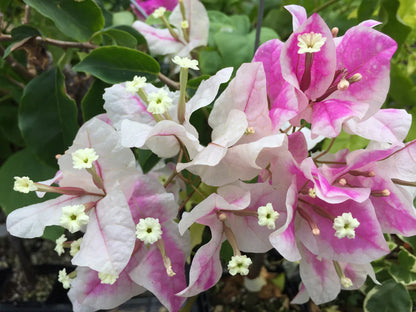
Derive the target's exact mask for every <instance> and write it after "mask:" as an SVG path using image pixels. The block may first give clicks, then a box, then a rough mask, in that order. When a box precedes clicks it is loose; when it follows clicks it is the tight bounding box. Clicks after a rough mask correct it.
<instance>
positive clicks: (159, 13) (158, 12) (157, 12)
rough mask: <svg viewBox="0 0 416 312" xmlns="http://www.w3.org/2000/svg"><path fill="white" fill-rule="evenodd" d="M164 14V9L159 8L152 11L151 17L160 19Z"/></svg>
mask: <svg viewBox="0 0 416 312" xmlns="http://www.w3.org/2000/svg"><path fill="white" fill-rule="evenodd" d="M165 12H166V8H165V7H160V8H158V9H156V10H154V11H153V13H152V16H153V17H154V18H161V17H162V16H163V15H165Z"/></svg>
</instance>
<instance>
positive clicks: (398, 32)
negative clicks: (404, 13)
mask: <svg viewBox="0 0 416 312" xmlns="http://www.w3.org/2000/svg"><path fill="white" fill-rule="evenodd" d="M398 8H399V1H398V0H382V2H381V9H380V17H381V20H383V21H384V24H383V27H382V28H381V31H382V32H383V33H385V34H387V35H389V36H390V37H392V38H393V39H394V40H396V41H397V45H398V46H399V48H400V46H401V45H402V44H403V43H404V42H405V41H406V38H407V36H408V35H409V33H410V31H411V30H412V29H411V28H410V27H409V26H407V25H405V24H404V23H403V21H402V20H401V18H400V16H399V15H398V14H397V10H398ZM383 17H384V18H383Z"/></svg>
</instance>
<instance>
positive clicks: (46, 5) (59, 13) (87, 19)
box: [24, 0, 104, 41]
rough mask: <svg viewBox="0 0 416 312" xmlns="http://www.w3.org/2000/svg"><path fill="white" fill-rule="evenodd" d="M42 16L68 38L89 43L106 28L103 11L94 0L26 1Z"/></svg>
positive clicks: (25, 0)
mask: <svg viewBox="0 0 416 312" xmlns="http://www.w3.org/2000/svg"><path fill="white" fill-rule="evenodd" d="M24 2H25V3H26V4H28V5H30V6H31V7H33V8H34V9H36V10H37V11H38V12H39V13H40V14H42V15H44V16H46V17H48V18H50V19H51V20H52V21H53V22H54V23H55V25H56V27H57V28H58V29H59V30H60V31H62V32H63V33H64V34H65V35H67V36H68V37H70V38H72V39H75V40H78V41H88V40H89V39H90V38H91V36H92V35H93V34H94V33H95V32H97V31H99V30H101V29H102V28H103V27H104V17H103V14H102V12H101V9H100V8H99V7H98V5H97V4H96V3H95V2H94V1H93V0H83V1H73V0H24Z"/></svg>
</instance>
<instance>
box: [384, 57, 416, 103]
mask: <svg viewBox="0 0 416 312" xmlns="http://www.w3.org/2000/svg"><path fill="white" fill-rule="evenodd" d="M390 81H391V83H390V90H389V95H390V96H391V97H392V98H393V100H394V102H395V105H394V106H395V107H397V108H411V107H416V86H415V84H414V83H413V81H412V79H410V77H409V76H407V75H406V72H405V71H404V70H403V69H401V68H400V66H399V65H397V64H391V70H390Z"/></svg>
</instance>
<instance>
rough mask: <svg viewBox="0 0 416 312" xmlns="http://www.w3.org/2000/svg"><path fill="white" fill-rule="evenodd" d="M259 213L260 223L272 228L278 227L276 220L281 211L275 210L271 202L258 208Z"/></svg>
mask: <svg viewBox="0 0 416 312" xmlns="http://www.w3.org/2000/svg"><path fill="white" fill-rule="evenodd" d="M257 214H258V218H259V221H258V223H259V225H261V226H267V228H269V229H270V230H274V229H275V228H276V225H275V221H276V219H277V218H278V217H279V213H278V212H277V211H274V210H273V206H272V204H271V203H268V204H266V206H261V207H259V208H258V209H257Z"/></svg>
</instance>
